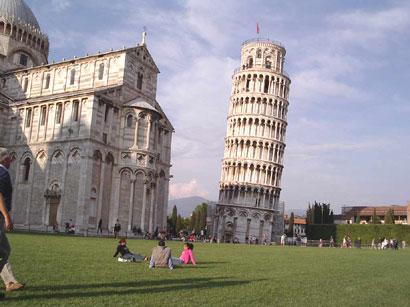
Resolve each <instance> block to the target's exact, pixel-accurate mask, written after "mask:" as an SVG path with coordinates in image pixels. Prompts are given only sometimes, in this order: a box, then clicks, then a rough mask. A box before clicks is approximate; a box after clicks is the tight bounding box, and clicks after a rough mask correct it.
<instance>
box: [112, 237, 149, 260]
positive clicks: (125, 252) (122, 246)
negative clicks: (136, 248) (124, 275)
mask: <svg viewBox="0 0 410 307" xmlns="http://www.w3.org/2000/svg"><path fill="white" fill-rule="evenodd" d="M118 254H120V255H121V256H120V257H118V261H121V262H137V261H142V260H144V256H141V255H139V254H134V253H131V251H130V250H129V249H128V247H127V241H126V240H125V239H121V240H120V241H119V244H118V246H117V251H116V252H115V254H114V256H113V257H117V255H118Z"/></svg>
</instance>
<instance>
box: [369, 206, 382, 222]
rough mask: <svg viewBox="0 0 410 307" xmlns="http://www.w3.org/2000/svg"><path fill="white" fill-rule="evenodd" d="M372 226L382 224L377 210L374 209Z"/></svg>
mask: <svg viewBox="0 0 410 307" xmlns="http://www.w3.org/2000/svg"><path fill="white" fill-rule="evenodd" d="M371 222H372V224H380V218H379V217H378V216H377V214H376V208H374V209H373V216H372V221H371Z"/></svg>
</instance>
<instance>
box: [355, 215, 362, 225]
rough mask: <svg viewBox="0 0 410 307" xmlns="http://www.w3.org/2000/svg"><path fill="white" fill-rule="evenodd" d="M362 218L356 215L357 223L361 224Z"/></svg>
mask: <svg viewBox="0 0 410 307" xmlns="http://www.w3.org/2000/svg"><path fill="white" fill-rule="evenodd" d="M360 221H361V218H360V215H358V216H356V224H360Z"/></svg>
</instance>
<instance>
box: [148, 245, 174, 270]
mask: <svg viewBox="0 0 410 307" xmlns="http://www.w3.org/2000/svg"><path fill="white" fill-rule="evenodd" d="M165 267H168V268H169V269H170V270H172V269H173V268H174V265H173V264H172V258H171V249H170V248H169V247H168V246H165V241H164V240H159V241H158V246H156V247H154V248H153V249H152V255H151V259H150V262H149V268H150V269H152V268H165Z"/></svg>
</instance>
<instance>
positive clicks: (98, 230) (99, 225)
mask: <svg viewBox="0 0 410 307" xmlns="http://www.w3.org/2000/svg"><path fill="white" fill-rule="evenodd" d="M98 234H100V235H102V219H100V221H99V222H98V228H97V235H98Z"/></svg>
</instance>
